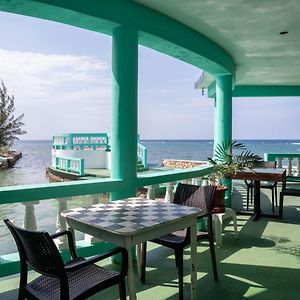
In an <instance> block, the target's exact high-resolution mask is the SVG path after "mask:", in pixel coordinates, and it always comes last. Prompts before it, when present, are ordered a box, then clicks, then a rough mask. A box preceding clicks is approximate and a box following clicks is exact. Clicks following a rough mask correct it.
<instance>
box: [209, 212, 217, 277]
mask: <svg viewBox="0 0 300 300" xmlns="http://www.w3.org/2000/svg"><path fill="white" fill-rule="evenodd" d="M207 229H208V241H209V248H210V257H211V263H212V267H213V272H214V279H215V281H218V271H217V262H216V252H215V245H214V239H213V231H212V218H211V217H208V218H207Z"/></svg>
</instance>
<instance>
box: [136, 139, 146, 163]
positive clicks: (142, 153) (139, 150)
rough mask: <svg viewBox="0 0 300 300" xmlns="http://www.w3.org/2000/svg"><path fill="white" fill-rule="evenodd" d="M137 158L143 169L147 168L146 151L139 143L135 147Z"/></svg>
mask: <svg viewBox="0 0 300 300" xmlns="http://www.w3.org/2000/svg"><path fill="white" fill-rule="evenodd" d="M137 157H138V160H140V161H141V162H142V163H143V165H144V167H145V168H148V149H147V148H146V147H145V146H143V145H142V144H141V143H138V145H137Z"/></svg>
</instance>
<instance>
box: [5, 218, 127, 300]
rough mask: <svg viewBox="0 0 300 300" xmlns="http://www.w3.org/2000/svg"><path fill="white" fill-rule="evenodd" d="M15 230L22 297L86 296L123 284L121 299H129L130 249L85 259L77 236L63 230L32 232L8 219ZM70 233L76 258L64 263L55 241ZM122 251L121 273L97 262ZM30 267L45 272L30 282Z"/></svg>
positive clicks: (13, 230) (6, 221)
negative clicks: (54, 232)
mask: <svg viewBox="0 0 300 300" xmlns="http://www.w3.org/2000/svg"><path fill="white" fill-rule="evenodd" d="M4 222H5V224H6V225H7V226H8V228H9V230H10V231H11V233H12V235H13V237H14V239H15V242H16V244H17V247H18V250H19V254H20V286H19V298H18V299H19V300H20V299H25V298H26V299H60V300H67V299H86V298H87V297H90V296H91V295H93V294H95V293H98V292H99V291H101V290H103V289H105V288H108V287H110V286H113V285H115V284H119V292H120V299H126V287H125V277H126V274H127V268H128V256H127V251H126V250H125V249H123V248H116V249H114V250H112V251H109V252H107V253H105V254H101V255H97V256H95V257H92V258H89V259H84V258H82V257H78V256H77V254H76V249H75V246H74V239H73V235H72V234H71V232H70V231H63V232H60V233H57V234H53V235H49V233H47V232H38V231H28V230H25V229H22V228H19V227H17V226H15V225H14V224H12V223H11V222H10V221H9V220H4ZM65 234H66V235H67V237H68V244H69V249H70V254H71V257H72V260H71V261H70V262H68V263H66V264H65V263H64V262H63V260H62V257H61V255H60V253H59V251H58V249H57V247H56V245H55V243H54V242H53V239H54V238H57V237H59V236H62V235H65ZM118 253H121V254H122V267H121V271H120V272H116V271H112V270H108V269H105V268H102V267H99V266H97V265H95V262H98V261H100V260H103V259H105V258H108V257H110V256H112V255H115V254H118ZM28 267H30V268H32V269H33V270H35V271H36V272H38V273H40V274H42V275H41V276H39V277H37V278H36V279H34V280H33V281H31V282H30V283H28Z"/></svg>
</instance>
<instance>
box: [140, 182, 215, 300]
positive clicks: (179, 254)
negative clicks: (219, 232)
mask: <svg viewBox="0 0 300 300" xmlns="http://www.w3.org/2000/svg"><path fill="white" fill-rule="evenodd" d="M214 192H215V187H213V186H197V185H189V184H182V183H179V184H178V186H177V189H176V192H175V195H174V200H173V203H175V204H179V205H186V206H192V207H197V208H201V215H199V217H198V219H200V218H204V217H207V231H205V232H204V231H197V240H208V241H209V247H210V255H211V261H212V266H213V273H214V279H215V280H216V281H217V280H218V272H217V263H216V255H215V248H214V247H215V246H214V241H213V232H212V214H213V211H212V201H213V197H214ZM152 242H154V243H157V244H160V245H162V246H166V247H169V248H171V249H173V250H174V252H175V260H176V266H177V267H178V281H179V299H183V250H184V248H185V247H186V246H188V245H189V244H190V230H189V228H188V229H185V230H181V231H177V232H173V233H170V234H167V235H165V236H162V237H160V238H157V239H154V240H152ZM146 252H147V243H143V244H142V257H141V275H140V276H141V278H140V279H141V281H142V283H145V275H146V274H145V269H146Z"/></svg>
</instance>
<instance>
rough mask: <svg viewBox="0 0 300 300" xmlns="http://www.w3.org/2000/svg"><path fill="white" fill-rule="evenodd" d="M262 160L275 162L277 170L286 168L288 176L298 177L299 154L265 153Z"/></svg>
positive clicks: (299, 169) (299, 172)
mask: <svg viewBox="0 0 300 300" xmlns="http://www.w3.org/2000/svg"><path fill="white" fill-rule="evenodd" d="M264 160H265V161H276V162H277V167H278V168H283V167H286V169H287V175H289V176H300V153H265V154H264Z"/></svg>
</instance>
